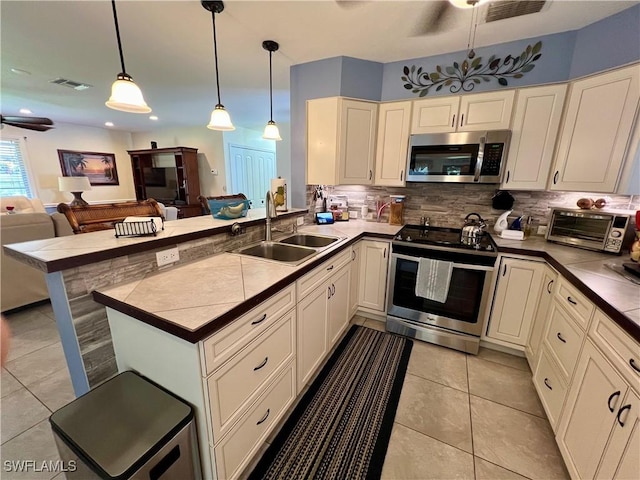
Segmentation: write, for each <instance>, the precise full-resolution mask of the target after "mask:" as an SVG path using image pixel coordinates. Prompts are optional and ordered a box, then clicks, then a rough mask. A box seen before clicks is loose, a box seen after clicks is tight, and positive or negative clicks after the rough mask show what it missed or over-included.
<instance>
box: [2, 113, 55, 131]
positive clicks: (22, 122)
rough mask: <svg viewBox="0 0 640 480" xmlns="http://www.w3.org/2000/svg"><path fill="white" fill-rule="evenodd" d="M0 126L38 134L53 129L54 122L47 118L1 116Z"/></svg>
mask: <svg viewBox="0 0 640 480" xmlns="http://www.w3.org/2000/svg"><path fill="white" fill-rule="evenodd" d="M0 124H3V125H11V126H12V127H18V128H26V129H27V130H35V131H36V132H46V131H47V130H50V129H52V128H54V127H53V122H52V121H51V120H50V119H48V118H45V117H17V116H4V115H0Z"/></svg>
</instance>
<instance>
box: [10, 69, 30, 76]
mask: <svg viewBox="0 0 640 480" xmlns="http://www.w3.org/2000/svg"><path fill="white" fill-rule="evenodd" d="M11 71H12V72H13V73H15V74H16V75H31V72H27V71H26V70H22V69H21V68H12V69H11Z"/></svg>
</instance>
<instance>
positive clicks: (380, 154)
mask: <svg viewBox="0 0 640 480" xmlns="http://www.w3.org/2000/svg"><path fill="white" fill-rule="evenodd" d="M410 122H411V102H410V101H406V102H391V103H382V104H380V107H379V111H378V141H377V145H376V165H375V184H376V185H383V186H389V187H403V186H404V185H405V174H406V172H405V168H406V166H407V151H408V148H409V127H410Z"/></svg>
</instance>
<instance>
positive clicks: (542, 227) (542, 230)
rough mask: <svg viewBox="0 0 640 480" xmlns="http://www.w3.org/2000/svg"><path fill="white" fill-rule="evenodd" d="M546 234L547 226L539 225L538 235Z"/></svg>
mask: <svg viewBox="0 0 640 480" xmlns="http://www.w3.org/2000/svg"><path fill="white" fill-rule="evenodd" d="M546 234H547V226H546V225H538V235H546Z"/></svg>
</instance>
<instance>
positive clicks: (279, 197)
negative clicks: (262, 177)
mask: <svg viewBox="0 0 640 480" xmlns="http://www.w3.org/2000/svg"><path fill="white" fill-rule="evenodd" d="M271 193H272V195H273V202H274V203H275V206H276V212H286V211H287V181H286V180H285V179H284V178H281V177H278V178H272V179H271Z"/></svg>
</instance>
